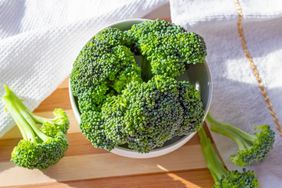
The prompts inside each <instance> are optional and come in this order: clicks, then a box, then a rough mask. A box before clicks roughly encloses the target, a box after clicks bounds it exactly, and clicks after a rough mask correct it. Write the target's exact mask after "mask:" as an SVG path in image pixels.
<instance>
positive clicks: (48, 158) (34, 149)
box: [11, 131, 68, 169]
mask: <svg viewBox="0 0 282 188" xmlns="http://www.w3.org/2000/svg"><path fill="white" fill-rule="evenodd" d="M42 132H43V131H42ZM67 147H68V141H67V138H66V135H65V134H63V133H62V132H58V133H57V134H56V135H55V136H54V137H49V138H47V139H46V140H44V141H42V140H38V141H34V142H31V141H29V140H25V139H23V140H21V141H20V142H19V143H18V144H17V146H15V147H14V149H13V151H12V154H11V161H12V162H14V163H15V164H16V165H17V166H21V167H24V168H29V169H33V168H38V169H45V168H48V167H49V166H51V165H53V164H56V163H57V162H58V161H59V160H60V159H61V158H62V157H63V156H64V153H65V151H66V150H67Z"/></svg>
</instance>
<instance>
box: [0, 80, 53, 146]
mask: <svg viewBox="0 0 282 188" xmlns="http://www.w3.org/2000/svg"><path fill="white" fill-rule="evenodd" d="M4 89H5V92H6V94H5V96H4V97H3V100H4V101H5V103H6V108H7V109H8V111H9V112H10V113H11V116H12V117H13V119H14V120H15V122H16V124H17V126H18V128H19V129H20V132H21V134H22V136H23V138H24V139H26V140H31V141H33V142H36V141H38V139H37V138H36V136H37V137H39V138H40V139H41V140H42V141H45V140H47V139H48V138H49V137H48V136H47V135H45V134H44V133H43V132H41V131H40V130H39V128H38V126H37V124H36V122H35V121H34V119H33V115H32V113H31V112H30V111H29V110H28V109H27V108H26V106H25V105H24V104H23V103H22V101H21V100H20V99H19V98H18V97H17V96H16V95H15V94H14V93H13V91H11V90H10V88H9V87H8V86H7V85H4Z"/></svg>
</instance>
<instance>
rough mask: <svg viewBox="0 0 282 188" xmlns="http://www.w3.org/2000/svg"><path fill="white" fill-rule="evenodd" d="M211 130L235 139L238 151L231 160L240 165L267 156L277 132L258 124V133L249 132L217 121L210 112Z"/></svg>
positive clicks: (208, 117)
mask: <svg viewBox="0 0 282 188" xmlns="http://www.w3.org/2000/svg"><path fill="white" fill-rule="evenodd" d="M206 120H207V122H208V123H209V124H210V127H211V130H212V131H213V132H216V133H218V134H221V135H223V136H226V137H228V138H229V139H231V140H233V141H234V142H235V143H236V144H237V146H238V152H237V153H236V154H233V155H231V156H230V160H231V161H232V162H233V163H234V164H235V165H238V166H248V165H251V164H253V163H255V162H259V161H262V160H263V159H265V158H266V156H267V154H268V153H269V151H270V150H271V149H272V146H273V143H274V137H275V133H274V131H273V130H271V129H270V127H269V126H268V125H258V126H257V127H256V130H257V132H256V134H254V135H252V134H249V133H247V132H245V131H243V130H241V129H239V128H237V127H235V126H233V125H231V124H227V123H222V122H218V121H216V120H215V119H214V118H213V117H212V116H211V115H210V114H208V116H207V118H206Z"/></svg>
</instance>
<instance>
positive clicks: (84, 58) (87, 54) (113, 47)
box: [71, 28, 142, 112]
mask: <svg viewBox="0 0 282 188" xmlns="http://www.w3.org/2000/svg"><path fill="white" fill-rule="evenodd" d="M127 38H128V37H125V34H124V33H123V32H122V31H120V30H118V29H115V28H107V29H105V30H103V31H101V32H100V33H98V34H97V35H95V36H94V37H93V39H92V40H90V41H89V42H88V43H87V44H86V46H85V47H84V48H83V49H82V51H81V52H80V54H79V56H78V57H77V59H76V61H75V63H74V65H73V70H72V73H71V89H72V92H73V94H74V96H76V97H77V98H78V104H79V107H80V111H81V112H85V111H89V110H97V108H98V109H100V108H101V105H102V104H103V102H104V100H105V99H106V98H107V97H108V96H111V95H116V94H118V93H121V91H122V89H124V88H125V86H126V84H128V83H129V82H131V81H139V82H141V81H142V79H141V69H140V67H139V66H138V65H137V63H136V61H135V58H134V54H133V53H132V52H131V51H130V49H129V48H128V47H127V46H125V45H127V42H126V41H125V40H128V39H127Z"/></svg>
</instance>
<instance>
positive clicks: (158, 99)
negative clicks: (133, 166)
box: [102, 76, 183, 152]
mask: <svg viewBox="0 0 282 188" xmlns="http://www.w3.org/2000/svg"><path fill="white" fill-rule="evenodd" d="M177 86H178V83H177V81H176V80H174V79H170V78H166V77H161V76H157V77H154V78H152V79H151V80H150V81H148V82H147V83H141V84H138V83H135V82H132V83H130V84H129V85H128V87H127V88H126V89H125V90H124V92H123V94H122V96H121V97H119V98H118V97H116V98H115V99H116V100H114V101H110V102H108V103H106V104H105V106H103V108H102V112H103V113H104V115H105V119H106V120H107V122H106V129H107V135H108V136H109V138H110V139H112V140H114V141H115V142H120V143H121V144H124V143H127V144H128V147H129V148H130V149H133V150H135V151H138V152H149V151H151V150H152V149H154V148H156V147H159V146H162V145H163V144H164V143H165V142H166V141H167V140H169V139H171V138H172V137H173V135H174V132H175V131H176V130H177V129H178V128H179V127H180V125H181V123H182V122H183V109H182V106H181V104H180V102H179V100H178V96H179V91H178V87H177Z"/></svg>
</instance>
